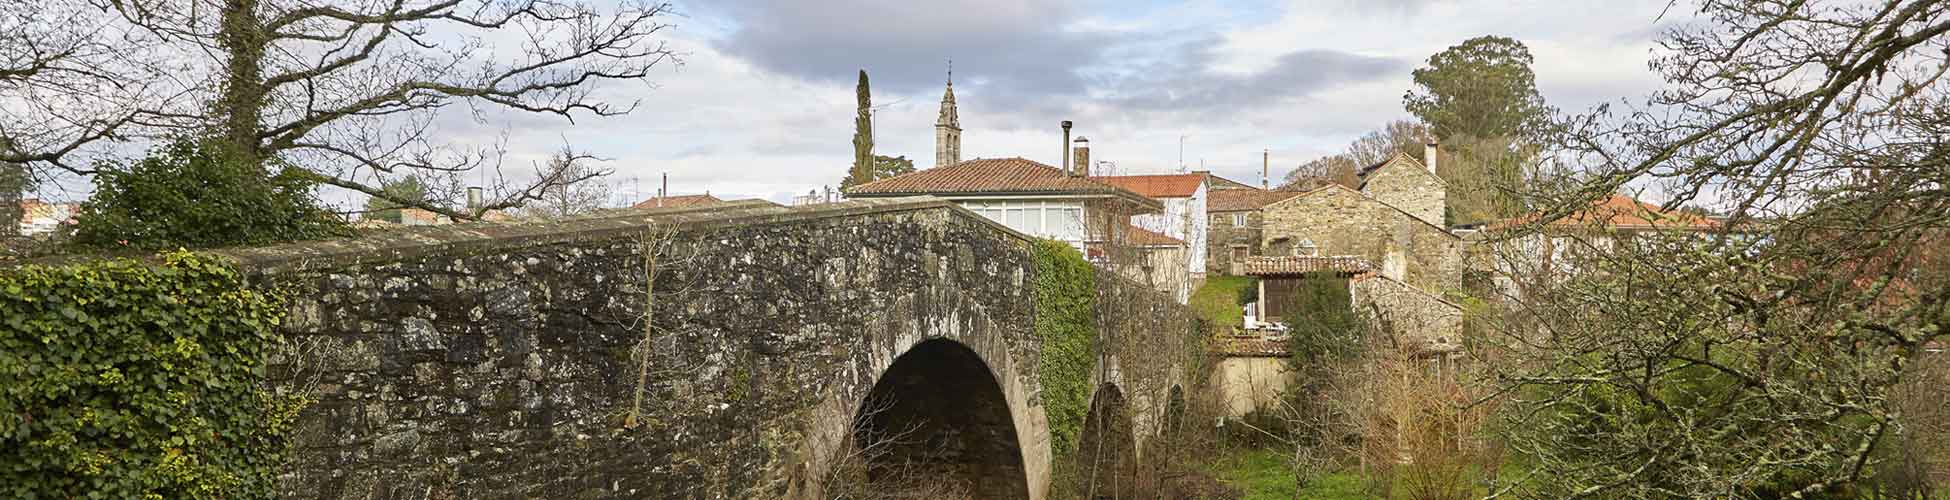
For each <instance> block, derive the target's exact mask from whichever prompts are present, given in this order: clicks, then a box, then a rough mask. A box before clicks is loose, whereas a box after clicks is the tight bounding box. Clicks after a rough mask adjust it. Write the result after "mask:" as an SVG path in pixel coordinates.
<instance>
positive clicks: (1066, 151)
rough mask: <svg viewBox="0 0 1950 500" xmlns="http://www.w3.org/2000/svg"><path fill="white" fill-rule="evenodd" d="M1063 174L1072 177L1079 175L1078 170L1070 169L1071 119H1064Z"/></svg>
mask: <svg viewBox="0 0 1950 500" xmlns="http://www.w3.org/2000/svg"><path fill="white" fill-rule="evenodd" d="M1063 174H1064V175H1069V176H1072V177H1074V176H1076V175H1077V173H1076V172H1072V171H1070V121H1069V120H1063Z"/></svg>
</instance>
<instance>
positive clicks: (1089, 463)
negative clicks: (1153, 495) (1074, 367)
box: [1076, 383, 1139, 498]
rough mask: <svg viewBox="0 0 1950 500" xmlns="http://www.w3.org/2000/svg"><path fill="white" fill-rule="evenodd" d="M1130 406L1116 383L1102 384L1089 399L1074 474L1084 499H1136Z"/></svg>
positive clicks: (1135, 461) (1134, 446) (1134, 441)
mask: <svg viewBox="0 0 1950 500" xmlns="http://www.w3.org/2000/svg"><path fill="white" fill-rule="evenodd" d="M1132 410H1133V407H1132V405H1131V401H1129V400H1127V399H1126V398H1125V395H1124V390H1123V389H1122V388H1119V387H1118V386H1117V384H1111V383H1104V384H1100V385H1098V386H1097V390H1096V391H1094V394H1092V395H1091V397H1090V410H1089V413H1086V414H1085V415H1084V421H1083V430H1082V433H1081V434H1079V436H1078V438H1077V453H1076V457H1077V465H1078V467H1077V473H1078V474H1079V475H1080V476H1081V478H1082V479H1083V480H1082V481H1080V482H1079V484H1080V485H1082V486H1083V488H1084V491H1080V492H1078V493H1079V494H1082V495H1085V498H1135V496H1134V495H1135V494H1136V493H1138V492H1137V491H1136V490H1135V489H1134V487H1135V486H1136V484H1135V479H1136V473H1137V465H1138V456H1137V447H1138V444H1139V443H1138V441H1137V434H1136V432H1134V431H1133V427H1134V425H1133V423H1134V422H1133V420H1134V419H1133V418H1132V413H1133V411H1132Z"/></svg>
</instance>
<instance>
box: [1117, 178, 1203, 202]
mask: <svg viewBox="0 0 1950 500" xmlns="http://www.w3.org/2000/svg"><path fill="white" fill-rule="evenodd" d="M1090 179H1091V180H1094V181H1097V182H1102V183H1105V184H1110V185H1112V186H1117V187H1121V188H1124V189H1129V190H1131V192H1133V193H1137V194H1141V195H1145V196H1148V197H1151V198H1190V197H1192V195H1194V194H1198V187H1199V186H1200V185H1202V184H1205V174H1164V175H1107V176H1098V177H1091V178H1090Z"/></svg>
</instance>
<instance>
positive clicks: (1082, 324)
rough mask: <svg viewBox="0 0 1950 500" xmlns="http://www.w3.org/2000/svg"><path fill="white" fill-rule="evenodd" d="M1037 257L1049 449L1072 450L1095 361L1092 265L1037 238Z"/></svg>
mask: <svg viewBox="0 0 1950 500" xmlns="http://www.w3.org/2000/svg"><path fill="white" fill-rule="evenodd" d="M1034 254H1035V259H1036V282H1035V284H1034V285H1035V291H1036V336H1037V337H1039V338H1041V339H1043V351H1042V355H1043V356H1042V364H1041V367H1040V373H1038V374H1037V375H1038V376H1039V377H1040V378H1041V381H1042V385H1043V393H1042V394H1043V411H1044V412H1045V413H1047V414H1048V416H1049V428H1050V449H1051V452H1052V453H1053V454H1054V455H1056V456H1066V455H1068V454H1070V453H1073V452H1075V451H1076V446H1077V438H1078V436H1079V434H1080V433H1081V432H1082V430H1083V418H1084V415H1086V414H1087V413H1088V412H1089V411H1090V370H1091V369H1092V368H1094V367H1095V365H1096V360H1097V356H1096V351H1095V349H1096V336H1097V316H1096V309H1095V307H1096V286H1097V281H1096V269H1095V268H1093V267H1091V266H1090V262H1089V261H1085V260H1083V254H1082V253H1080V252H1077V250H1076V249H1074V248H1070V245H1068V244H1065V243H1063V242H1059V241H1049V240H1041V241H1037V242H1036V244H1035V247H1034Z"/></svg>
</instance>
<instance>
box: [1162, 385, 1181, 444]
mask: <svg viewBox="0 0 1950 500" xmlns="http://www.w3.org/2000/svg"><path fill="white" fill-rule="evenodd" d="M1164 417H1165V418H1164V423H1165V429H1164V435H1166V436H1177V435H1178V433H1179V432H1181V431H1183V430H1184V429H1185V390H1184V389H1182V388H1179V386H1176V385H1174V386H1171V395H1170V396H1167V399H1165V415H1164Z"/></svg>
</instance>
